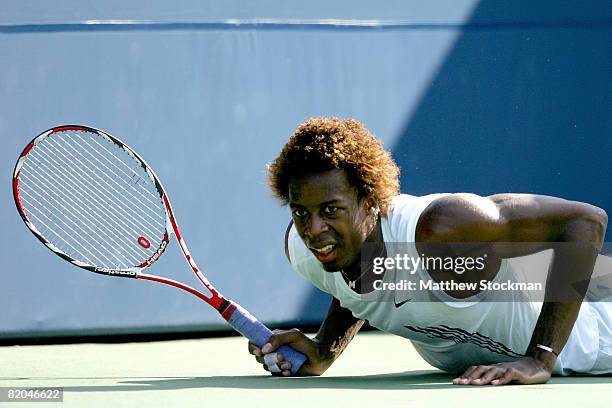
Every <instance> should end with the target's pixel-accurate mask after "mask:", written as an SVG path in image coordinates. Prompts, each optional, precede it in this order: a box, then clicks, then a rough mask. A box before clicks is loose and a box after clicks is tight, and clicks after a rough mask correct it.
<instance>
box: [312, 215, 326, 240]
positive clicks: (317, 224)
mask: <svg viewBox="0 0 612 408" xmlns="http://www.w3.org/2000/svg"><path fill="white" fill-rule="evenodd" d="M309 221H310V222H309V223H308V228H307V232H308V235H310V237H311V238H316V237H317V236H319V235H321V234H323V233H325V232H327V231H329V227H328V225H327V223H326V222H325V220H324V219H323V218H321V217H319V216H318V215H315V214H313V215H311V217H310V220H309Z"/></svg>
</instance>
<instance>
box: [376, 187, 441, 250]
mask: <svg viewBox="0 0 612 408" xmlns="http://www.w3.org/2000/svg"><path fill="white" fill-rule="evenodd" d="M446 195H448V193H435V194H427V195H423V196H415V195H410V194H400V195H397V196H395V197H394V198H393V199H392V200H391V205H390V206H389V210H388V211H387V215H386V217H385V218H386V221H387V223H388V225H389V230H390V235H391V237H388V238H390V239H391V240H397V241H400V242H414V236H415V230H416V225H417V223H418V220H419V217H420V216H421V214H422V213H423V211H424V210H425V209H426V208H427V207H428V206H429V205H430V204H431V203H432V202H434V201H435V200H437V199H439V198H442V197H444V196H446Z"/></svg>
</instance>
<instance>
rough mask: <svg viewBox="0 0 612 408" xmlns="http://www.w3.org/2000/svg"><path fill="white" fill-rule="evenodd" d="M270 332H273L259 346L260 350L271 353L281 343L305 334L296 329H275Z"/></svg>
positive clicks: (290, 341) (294, 339) (297, 338)
mask: <svg viewBox="0 0 612 408" xmlns="http://www.w3.org/2000/svg"><path fill="white" fill-rule="evenodd" d="M272 333H273V334H272V336H270V338H269V339H268V342H267V343H266V344H264V346H263V347H262V348H261V351H262V352H263V353H264V354H268V353H271V352H272V351H274V350H276V349H277V348H279V347H280V346H282V345H283V344H290V343H293V342H296V341H298V340H300V339H302V338H303V337H305V335H304V334H303V333H302V332H301V331H299V330H298V329H291V330H275V332H272Z"/></svg>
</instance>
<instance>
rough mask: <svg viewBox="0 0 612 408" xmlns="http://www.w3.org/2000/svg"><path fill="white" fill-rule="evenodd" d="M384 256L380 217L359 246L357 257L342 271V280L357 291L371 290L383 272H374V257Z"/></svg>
mask: <svg viewBox="0 0 612 408" xmlns="http://www.w3.org/2000/svg"><path fill="white" fill-rule="evenodd" d="M384 256H386V249H385V240H384V238H383V233H382V224H381V218H380V217H379V218H378V221H377V222H376V225H375V226H374V228H373V229H372V232H371V233H370V235H368V237H367V238H366V240H365V241H364V243H363V245H362V247H361V254H360V256H359V259H358V260H357V261H356V262H354V263H353V264H352V265H350V266H349V267H348V268H345V269H344V270H343V271H342V277H343V278H344V281H345V282H346V283H347V284H348V285H349V286H350V287H351V289H353V290H354V291H356V292H358V293H369V292H371V291H372V290H373V286H372V284H373V282H374V280H378V279H381V278H382V276H383V274H374V272H373V263H374V261H373V260H374V258H376V257H384Z"/></svg>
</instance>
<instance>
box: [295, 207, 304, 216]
mask: <svg viewBox="0 0 612 408" xmlns="http://www.w3.org/2000/svg"><path fill="white" fill-rule="evenodd" d="M293 216H294V217H296V218H304V217H305V216H306V210H301V209H299V208H296V209H294V210H293Z"/></svg>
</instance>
